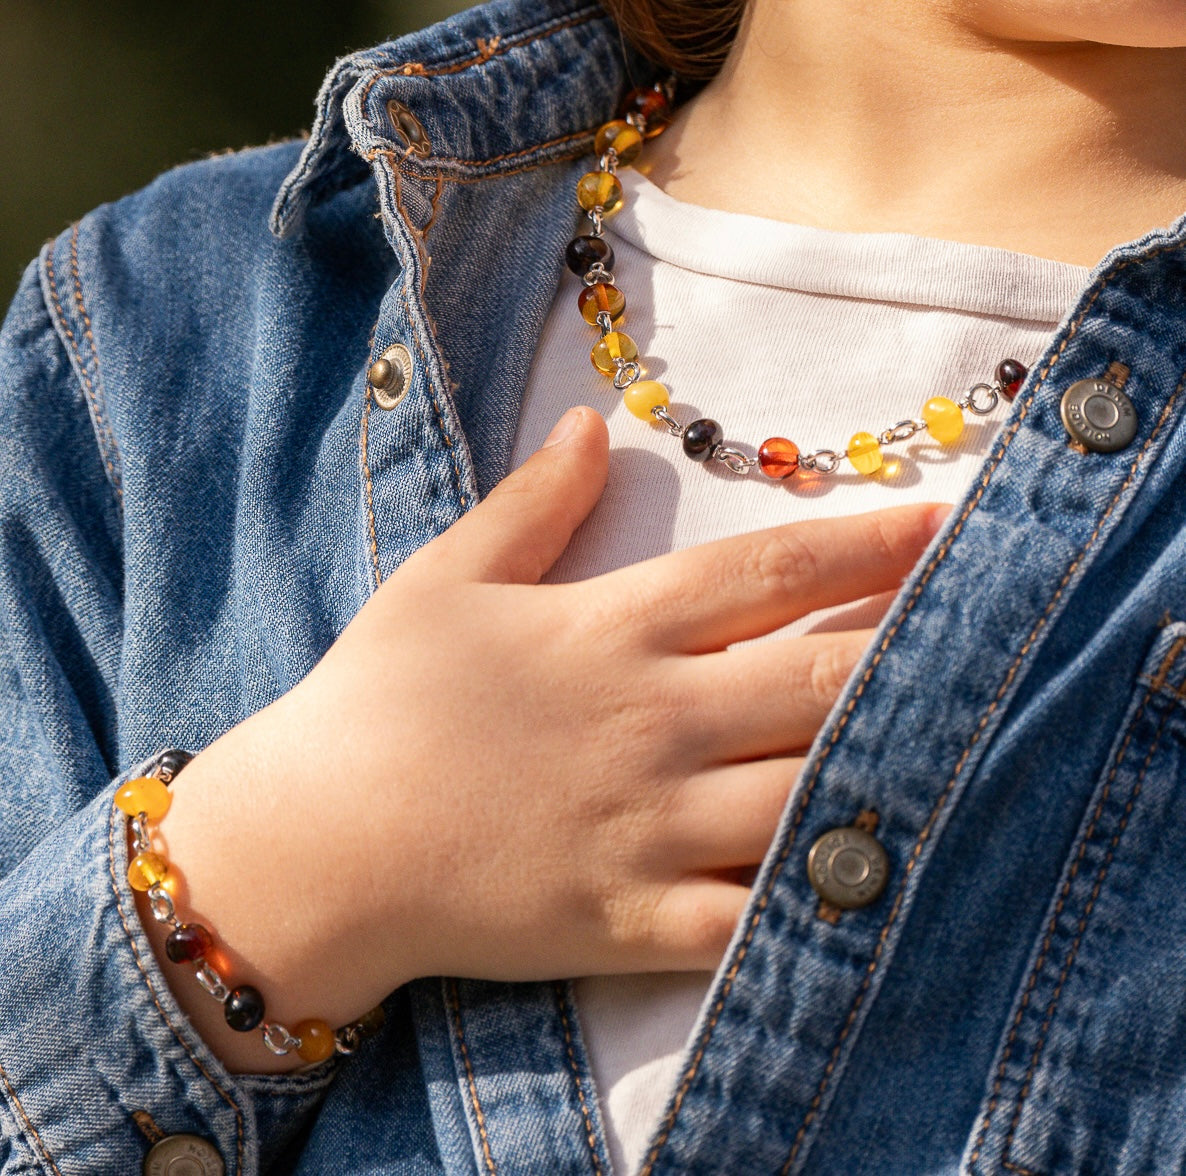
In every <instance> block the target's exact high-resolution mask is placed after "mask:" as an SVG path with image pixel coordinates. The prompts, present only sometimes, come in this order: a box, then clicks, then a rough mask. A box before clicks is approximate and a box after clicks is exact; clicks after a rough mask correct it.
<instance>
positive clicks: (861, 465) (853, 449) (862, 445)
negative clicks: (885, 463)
mask: <svg viewBox="0 0 1186 1176" xmlns="http://www.w3.org/2000/svg"><path fill="white" fill-rule="evenodd" d="M848 460H849V461H851V462H852V468H853V469H854V470H856V472H857V473H858V474H875V473H877V471H878V470H879V469H881V445H880V444H879V443H878V440H877V438H876V437H874V436H873V434H872V433H854V434H853V435H852V440H851V441H849V443H848Z"/></svg>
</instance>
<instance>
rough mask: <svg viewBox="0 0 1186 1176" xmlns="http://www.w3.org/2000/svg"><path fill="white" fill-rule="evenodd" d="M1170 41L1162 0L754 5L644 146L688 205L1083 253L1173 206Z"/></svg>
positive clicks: (1178, 138)
mask: <svg viewBox="0 0 1186 1176" xmlns="http://www.w3.org/2000/svg"><path fill="white" fill-rule="evenodd" d="M1183 46H1186V6H1184V5H1182V4H1180V3H1178V2H1177V0H1025V2H1022V0H1014V2H1012V3H1009V2H1006V0H895V3H893V4H887V3H883V2H881V0H751V4H750V7H749V8H748V9H747V13H746V19H745V20H744V21H743V25H742V29H741V32H740V35H739V37H738V40H737V41H736V43H735V44H734V47H733V51H732V53H731V54H730V56H729V59H728V61H727V62H726V64H725V67H724V69H723V70H722V71H721V73H720V74H719V75H718V77H717V79H716V80H714V81H713V82H712V83H710V84H709V86H708V87H707V88H706V89H705V90H703V91H702V92H701V93H700V94H698V95H697V96H696V97H695V98H694V99H692V100H691V101H690V102H689V103H687V104H686V106H685V107H684V108H683V109H682V110H681V111H680V113H679V114H678V115H677V117H676V120H675V122H674V123H673V125H672V127H671V128H670V129H669V130H668V131H667V132H666V133H664V134H663V135H662V136H660V137H659V138H657V139H655V140H654V141H653V142H652V143H650V144H648V147H647V151H646V152H645V156H646V160H647V161H648V166H649V174H650V178H651V179H652V180H654V181H655V182H656V183H657V184H658V185H659V186H660V187H662V188H664V189H665V190H666V191H667V192H668V193H669V194H670V195H672V196H674V197H676V198H677V199H679V200H684V201H687V202H690V203H693V204H702V205H705V206H708V207H713V208H722V209H726V210H728V211H732V212H743V213H750V214H753V215H756V216H765V217H773V218H775V219H779V220H787V221H792V222H796V223H799V224H808V225H815V226H818V227H821V228H828V229H840V230H847V231H854V232H905V233H914V234H917V235H921V236H928V237H941V238H946V239H949V240H955V241H964V242H969V243H971V244H977V245H992V246H998V247H1000V248H1005V249H1012V250H1016V251H1019V252H1023V253H1031V254H1035V255H1037V256H1041V257H1052V258H1055V259H1058V260H1060V261H1069V262H1074V263H1076V264H1080V265H1094V264H1095V263H1096V262H1097V261H1099V259H1100V258H1101V257H1102V256H1103V255H1104V254H1105V253H1106V252H1107V250H1108V249H1109V248H1110V247H1111V246H1113V245H1115V244H1116V243H1117V242H1120V241H1127V240H1131V239H1133V238H1136V237H1139V236H1141V235H1142V234H1144V233H1145V232H1146V231H1147V230H1148V229H1150V228H1151V227H1154V226H1156V225H1165V224H1168V223H1169V222H1170V221H1172V220H1174V219H1175V218H1176V217H1178V216H1179V215H1180V214H1181V213H1182V212H1183V211H1184V210H1186V120H1184V119H1183V118H1182V111H1183V109H1184V108H1186V49H1184V48H1182V47H1183ZM771 143H777V144H778V149H777V150H776V151H772V150H771V148H770V145H771ZM739 174H741V175H743V176H744V180H745V182H744V183H738V182H737V181H738V176H739Z"/></svg>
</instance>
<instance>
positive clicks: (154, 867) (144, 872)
mask: <svg viewBox="0 0 1186 1176" xmlns="http://www.w3.org/2000/svg"><path fill="white" fill-rule="evenodd" d="M168 872H169V863H168V862H167V861H165V859H164V858H163V857H161V855H160V854H159V853H153V852H152V851H151V850H148V851H146V852H145V853H138V854H137V855H136V856H135V857H134V858H132V860H131V861H130V862H129V863H128V883H129V885H130V886H131V887H132V889H133V890H147V889H148V888H149V887H150V886H155V885H156V884H157V883H158V882H163V881H164V880H165V875H166V874H168Z"/></svg>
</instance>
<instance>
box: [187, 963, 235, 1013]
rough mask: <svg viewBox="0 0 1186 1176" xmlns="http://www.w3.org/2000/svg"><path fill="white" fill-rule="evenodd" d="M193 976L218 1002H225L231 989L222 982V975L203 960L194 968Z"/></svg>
mask: <svg viewBox="0 0 1186 1176" xmlns="http://www.w3.org/2000/svg"><path fill="white" fill-rule="evenodd" d="M194 978H195V979H196V980H197V982H198V983H199V984H200V985H201V986H202V987H203V988H204V989H205V990H206V991H207V992H208V993H210V995H211V996H212V997H214V999H215V1000H216V1001H218V1002H219V1003H220V1004H225V1003H226V998H227V997H228V996H230V994H231V990H230V989H229V988H228V987H227V986H226V985H225V984H224V983H223V982H222V977H221V976H220V975H219V974H218V973H217V972H216V971H215V970H214V969H213V968H212V967H211V966H210V965H209V964H207V963H206V962H205V961H203V962H202V964H201V966H200V967H198V968H197V969H195V971H194Z"/></svg>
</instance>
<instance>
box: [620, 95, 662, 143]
mask: <svg viewBox="0 0 1186 1176" xmlns="http://www.w3.org/2000/svg"><path fill="white" fill-rule="evenodd" d="M621 113H622V117H623V118H627V117H629V116H630V115H632V114H633V115H636V116H638V117H640V118H641V119H642V122H643V134H644V135H645V136H646V138H648V139H653V138H654V137H655V136H656V135H658V134H660V133H661V132H662V131H664V130H665V129H666V128H667V124H668V123H669V122H670V121H671V104H670V103H669V102H668V101H667V96H666V95H665V94H664V93H663V92H662V90H656V89H655V88H654V87H653V86H644V87H640V88H639V89H637V90H631V91H630V93H629V94H627V95H626V97H625V98H623V99H622V106H621Z"/></svg>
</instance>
